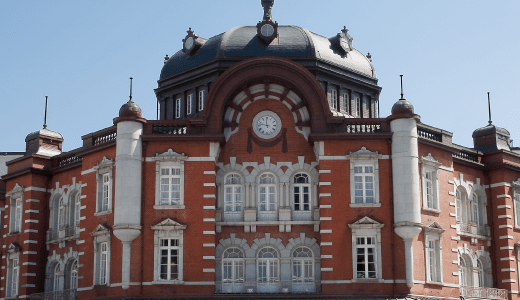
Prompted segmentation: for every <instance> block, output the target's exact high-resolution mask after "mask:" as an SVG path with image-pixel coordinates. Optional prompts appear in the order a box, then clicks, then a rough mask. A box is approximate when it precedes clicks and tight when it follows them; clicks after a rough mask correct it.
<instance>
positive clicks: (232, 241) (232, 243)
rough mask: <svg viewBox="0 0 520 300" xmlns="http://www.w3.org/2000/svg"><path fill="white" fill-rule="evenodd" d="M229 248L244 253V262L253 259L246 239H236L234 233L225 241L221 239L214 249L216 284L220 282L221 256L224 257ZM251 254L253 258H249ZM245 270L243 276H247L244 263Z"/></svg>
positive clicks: (246, 266)
mask: <svg viewBox="0 0 520 300" xmlns="http://www.w3.org/2000/svg"><path fill="white" fill-rule="evenodd" d="M230 248H238V249H240V250H242V251H243V253H244V260H247V259H248V258H249V260H251V259H254V252H253V253H251V251H250V249H251V248H250V247H249V245H248V244H247V240H246V239H239V238H236V234H235V233H231V234H230V237H229V238H227V239H221V240H220V241H219V244H218V245H217V246H216V247H215V281H217V282H220V281H222V256H223V255H224V252H225V251H226V250H227V249H230ZM251 254H252V255H253V257H251ZM245 268H246V270H245V274H246V276H247V271H248V270H247V268H248V265H247V262H246V265H245ZM253 273H254V270H253ZM218 284H221V283H218ZM218 288H219V287H217V289H218Z"/></svg>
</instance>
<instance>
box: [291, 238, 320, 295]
mask: <svg viewBox="0 0 520 300" xmlns="http://www.w3.org/2000/svg"><path fill="white" fill-rule="evenodd" d="M301 248H303V249H306V251H307V253H309V252H310V256H306V257H295V256H294V255H295V252H296V251H298V250H300V249H301ZM295 269H300V270H299V272H300V273H301V274H302V276H300V277H297V276H296V275H295V274H294V270H295ZM308 270H310V273H311V274H307V276H306V275H305V273H306V271H308ZM291 274H292V282H293V284H295V283H296V284H301V285H304V284H312V285H314V276H315V275H314V253H313V252H312V249H310V248H309V247H305V246H299V247H295V248H294V250H292V251H291Z"/></svg>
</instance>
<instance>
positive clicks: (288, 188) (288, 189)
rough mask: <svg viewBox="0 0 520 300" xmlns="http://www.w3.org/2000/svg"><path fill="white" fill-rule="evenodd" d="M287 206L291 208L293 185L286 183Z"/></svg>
mask: <svg viewBox="0 0 520 300" xmlns="http://www.w3.org/2000/svg"><path fill="white" fill-rule="evenodd" d="M285 206H286V207H291V183H290V182H286V183H285Z"/></svg>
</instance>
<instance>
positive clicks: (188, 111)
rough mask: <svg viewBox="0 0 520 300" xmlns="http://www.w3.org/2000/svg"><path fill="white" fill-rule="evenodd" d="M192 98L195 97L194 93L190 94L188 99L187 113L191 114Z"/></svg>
mask: <svg viewBox="0 0 520 300" xmlns="http://www.w3.org/2000/svg"><path fill="white" fill-rule="evenodd" d="M192 98H193V95H191V94H190V95H188V97H187V99H186V115H191V111H192V107H191V106H192V101H191V100H192Z"/></svg>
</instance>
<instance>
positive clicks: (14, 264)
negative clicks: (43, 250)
mask: <svg viewBox="0 0 520 300" xmlns="http://www.w3.org/2000/svg"><path fill="white" fill-rule="evenodd" d="M21 250H22V249H21V248H20V246H19V245H17V244H10V245H9V247H8V248H7V251H6V253H7V278H6V281H5V296H6V297H10V298H17V296H18V295H19V294H20V266H21V264H20V252H21ZM13 289H14V291H13Z"/></svg>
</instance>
